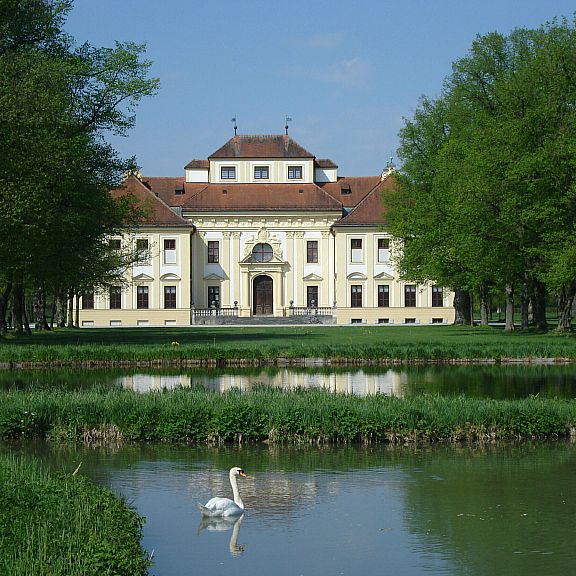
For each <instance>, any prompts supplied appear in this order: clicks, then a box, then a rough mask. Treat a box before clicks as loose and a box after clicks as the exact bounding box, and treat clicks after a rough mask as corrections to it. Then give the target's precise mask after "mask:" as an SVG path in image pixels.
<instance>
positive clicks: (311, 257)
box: [306, 240, 318, 263]
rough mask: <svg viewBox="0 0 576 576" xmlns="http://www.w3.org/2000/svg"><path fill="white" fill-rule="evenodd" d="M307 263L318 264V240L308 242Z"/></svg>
mask: <svg viewBox="0 0 576 576" xmlns="http://www.w3.org/2000/svg"><path fill="white" fill-rule="evenodd" d="M306 262H308V263H314V262H318V240H308V241H307V242H306Z"/></svg>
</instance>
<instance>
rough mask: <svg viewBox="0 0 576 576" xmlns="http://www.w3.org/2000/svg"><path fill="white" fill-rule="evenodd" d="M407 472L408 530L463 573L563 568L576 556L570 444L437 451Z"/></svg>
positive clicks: (519, 574) (517, 575) (574, 463)
mask: <svg viewBox="0 0 576 576" xmlns="http://www.w3.org/2000/svg"><path fill="white" fill-rule="evenodd" d="M407 472H408V473H409V474H410V475H411V477H412V479H413V481H410V482H406V484H405V519H406V523H407V525H408V528H409V529H410V531H411V532H413V533H414V534H416V535H418V536H419V537H420V541H421V542H422V549H423V550H430V549H434V550H438V551H444V553H445V554H446V556H447V557H448V560H449V561H451V562H452V563H453V564H454V565H455V566H458V567H459V568H458V570H460V571H461V573H463V574H464V573H465V574H471V575H472V574H474V575H478V576H485V575H486V574H506V575H507V576H528V575H531V574H534V575H536V574H538V575H541V574H562V573H565V571H563V569H565V567H566V566H567V565H569V564H570V559H571V560H572V562H573V561H574V560H575V559H576V555H575V553H574V545H573V536H574V534H573V527H574V521H575V519H576V485H575V484H574V476H575V474H576V455H575V453H574V449H573V446H571V445H569V444H566V443H562V444H558V445H556V446H554V445H552V446H551V445H550V444H542V445H539V444H535V445H530V444H523V445H520V446H510V445H507V446H499V447H487V448H464V449H460V450H456V449H450V450H433V451H427V452H422V453H421V454H420V456H419V457H418V455H416V454H415V455H414V458H413V468H412V469H410V467H407ZM458 573H460V572H458Z"/></svg>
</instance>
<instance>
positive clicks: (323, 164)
mask: <svg viewBox="0 0 576 576" xmlns="http://www.w3.org/2000/svg"><path fill="white" fill-rule="evenodd" d="M315 164H316V166H318V168H338V164H336V163H334V162H332V160H330V158H317V159H316V162H315Z"/></svg>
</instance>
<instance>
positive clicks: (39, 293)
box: [32, 288, 50, 330]
mask: <svg viewBox="0 0 576 576" xmlns="http://www.w3.org/2000/svg"><path fill="white" fill-rule="evenodd" d="M32 306H33V310H34V323H35V324H36V330H49V329H50V327H49V326H48V322H47V320H46V293H45V292H44V289H43V288H38V290H36V292H35V293H34V298H33V302H32Z"/></svg>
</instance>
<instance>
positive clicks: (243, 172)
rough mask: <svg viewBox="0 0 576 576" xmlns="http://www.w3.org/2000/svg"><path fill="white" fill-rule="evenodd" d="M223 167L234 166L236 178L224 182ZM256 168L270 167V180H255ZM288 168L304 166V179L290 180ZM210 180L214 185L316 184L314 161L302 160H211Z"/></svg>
mask: <svg viewBox="0 0 576 576" xmlns="http://www.w3.org/2000/svg"><path fill="white" fill-rule="evenodd" d="M222 166H234V167H235V168H236V178H235V179H225V180H222V179H221V178H220V168H221V167H222ZM254 166H268V168H269V170H268V175H269V178H268V179H267V180H264V179H257V180H256V179H254ZM288 166H302V178H301V179H288ZM209 179H210V182H211V183H213V184H226V183H228V184H264V183H267V184H270V183H274V184H311V183H313V182H314V161H313V160H311V159H310V160H308V159H302V158H293V159H288V160H286V159H271V158H255V159H254V158H250V159H249V160H246V159H235V158H229V159H218V160H210V175H209Z"/></svg>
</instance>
